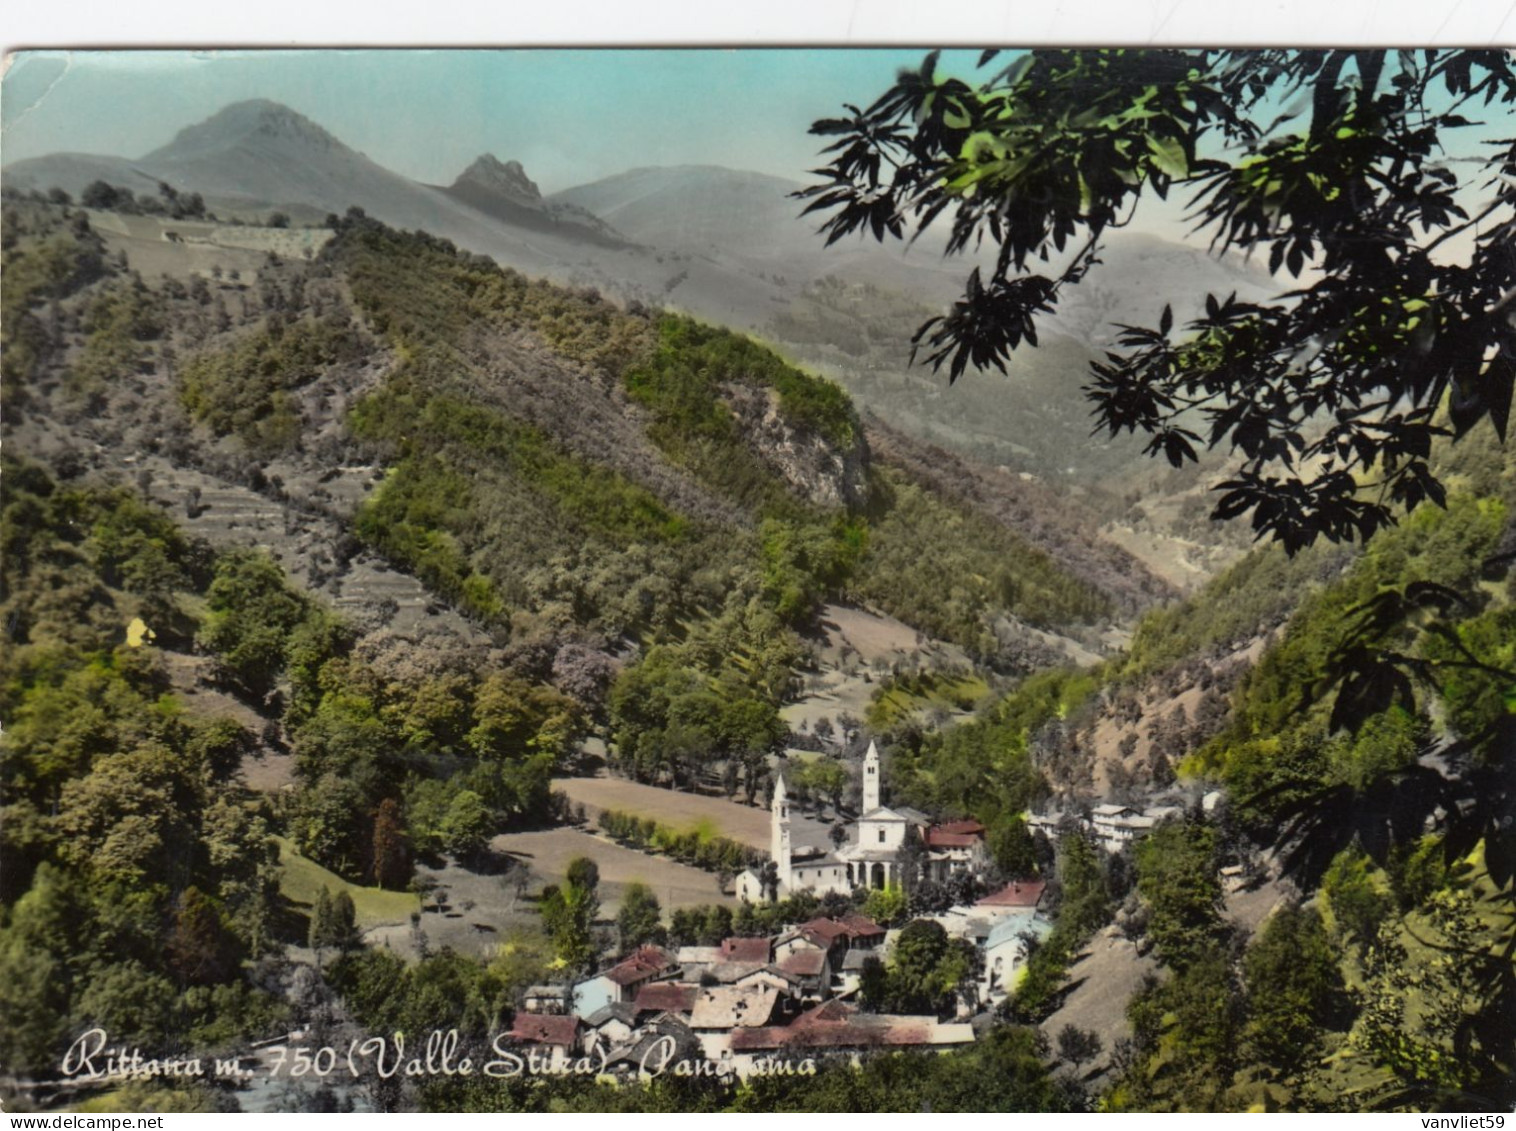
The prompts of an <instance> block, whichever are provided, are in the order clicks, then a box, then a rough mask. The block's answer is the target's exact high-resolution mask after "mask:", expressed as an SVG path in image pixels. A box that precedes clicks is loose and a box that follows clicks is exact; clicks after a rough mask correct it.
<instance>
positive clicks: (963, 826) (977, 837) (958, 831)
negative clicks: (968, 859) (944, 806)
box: [926, 821, 984, 848]
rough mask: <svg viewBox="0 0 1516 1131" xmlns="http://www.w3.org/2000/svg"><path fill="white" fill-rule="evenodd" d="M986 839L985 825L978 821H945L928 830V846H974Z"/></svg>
mask: <svg viewBox="0 0 1516 1131" xmlns="http://www.w3.org/2000/svg"><path fill="white" fill-rule="evenodd" d="M983 839H984V826H983V825H981V824H980V823H979V822H978V821H944V822H943V823H942V824H940V825H933V826H932V827H931V828H929V829H927V831H926V845H927V847H928V848H972V847H973V846H974V845H976V844H978V843H979V842H980V841H982V840H983Z"/></svg>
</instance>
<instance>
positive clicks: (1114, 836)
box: [1026, 791, 1221, 852]
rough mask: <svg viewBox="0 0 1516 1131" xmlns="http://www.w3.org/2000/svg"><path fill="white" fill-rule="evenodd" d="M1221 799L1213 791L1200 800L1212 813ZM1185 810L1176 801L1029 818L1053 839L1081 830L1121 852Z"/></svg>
mask: <svg viewBox="0 0 1516 1131" xmlns="http://www.w3.org/2000/svg"><path fill="white" fill-rule="evenodd" d="M1220 800H1221V793H1220V792H1219V791H1213V792H1211V793H1208V794H1206V795H1205V796H1204V797H1203V798H1201V807H1202V808H1203V809H1204V810H1205V811H1206V812H1208V813H1209V812H1211V811H1212V810H1213V809H1215V807H1216V805H1217V804H1218V803H1219V802H1220ZM1184 812H1185V807H1184V805H1182V804H1179V803H1177V802H1164V803H1162V804H1156V805H1148V806H1146V807H1144V808H1138V807H1137V806H1135V805H1122V804H1119V803H1115V802H1110V803H1107V804H1104V805H1096V806H1095V807H1094V808H1093V809H1091V810H1090V811H1089V812H1088V813H1065V812H1058V811H1053V812H1048V813H1041V814H1037V813H1034V814H1032V815H1031V816H1029V817H1028V818H1027V822H1026V823H1027V828H1029V829H1031V830H1032V831H1034V832H1036V831H1039V830H1040V831H1041V832H1043V833H1045V834H1046V835H1047V836H1048V837H1050V838H1052V839H1053V840H1057V838H1058V834H1059V833H1060V832H1061V831H1063V830H1064V829H1067V828H1071V827H1072V828H1077V829H1082V830H1083V831H1084V832H1086V833H1088V834H1090V835H1091V836H1093V837H1094V838H1095V840H1096V841H1097V842H1098V843H1099V844H1100V846H1101V847H1102V848H1104V849H1105V850H1106V851H1107V852H1120V851H1121V850H1122V849H1123V848H1125V847H1126V846H1127V845H1129V844H1131V843H1132V842H1133V841H1136V840H1140V839H1141V838H1142V837H1145V836H1147V834H1148V833H1150V832H1152V831H1153V829H1154V827H1155V826H1157V825H1159V824H1161V823H1162V822H1164V821H1166V820H1169V819H1170V818H1175V817H1182V816H1183V815H1184Z"/></svg>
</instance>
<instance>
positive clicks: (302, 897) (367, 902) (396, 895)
mask: <svg viewBox="0 0 1516 1131" xmlns="http://www.w3.org/2000/svg"><path fill="white" fill-rule="evenodd" d="M274 840H275V842H276V843H277V844H278V845H279V863H280V865H281V866H282V867H283V869H284V874H283V876H282V877H281V878H280V881H279V891H280V894H282V895H283V896H284V897H285V898H286V899H288V900H289V901H290V902H291V903H294V904H296V905H297V906H299V907H311V906H314V904H315V902H316V897H317V895H319V894H320V892H321V889H322V887H325V888H326V889H327V890H328V891H330V892H331V893H332V894H333V895H336V894H337V893H338V892H339V891H345V892H347V893H348V895H350V896H352V898H353V907H354V909H355V910H356V911H357V913H358V929H359V930H367V929H368V928H369V927H376V926H379V925H380V924H382V923H406V922H409V921H410V917H411V912H412V911H419V910H421V900H420V899H419V898H417V897H416V896H415V895H414V894H413V893H411V892H408V891H382V890H380V889H379V888H365V887H359V886H358V885H357V884H350V883H348V882H347V881H346V880H344V879H343V878H342V877H341V876H338V875H336V874H335V873H333V872H328V871H327V870H326V869H325V868H323V867H322V866H321V865H320V864H317V863H316V862H315V861H314V860H308V859H306V858H305V857H304V856H301V855H300V854H299V853H298V852H296V851H295V847H294V845H292V844H291V843H290V842H289V841H288V840H286V839H285V838H284V837H277V836H276V837H275V838H274Z"/></svg>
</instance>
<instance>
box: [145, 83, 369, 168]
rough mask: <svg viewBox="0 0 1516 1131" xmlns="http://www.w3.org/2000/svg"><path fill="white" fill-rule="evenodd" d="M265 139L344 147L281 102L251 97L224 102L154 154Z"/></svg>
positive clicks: (172, 155)
mask: <svg viewBox="0 0 1516 1131" xmlns="http://www.w3.org/2000/svg"><path fill="white" fill-rule="evenodd" d="M254 139H263V140H278V141H285V142H295V143H296V144H299V145H304V146H313V147H316V148H319V149H342V148H345V146H343V144H342V142H340V141H338V140H337V139H336V138H335V137H333V136H332V135H331V134H330V133H328V132H327V131H326V130H324V129H322V128H321V127H320V126H318V125H317V124H316V123H315V122H313V121H311V120H310V119H309V118H307V117H306V116H305V115H304V114H301V113H300V112H299V111H297V110H292V109H291V108H290V107H288V106H286V105H284V103H282V102H274V101H271V100H270V99H267V98H249V99H247V100H246V101H243V102H233V103H232V104H231V105H229V106H223V107H222V108H221V109H220V110H218V111H216V113H214V114H212V115H211V116H210V117H209V118H207V119H205V121H203V122H199V123H197V124H195V125H193V126H187V127H185V128H184V129H182V130H180V131H179V132H178V134H176V135H175V137H174V140H173V141H171V142H169V143H168V144H167V145H166V146H164V147H163V148H162V149H159V150H156V151H155V152H153V153H151V154H149V155H148V157H147V158H144V160H150V159H153V158H168V159H173V158H182V157H185V156H188V155H192V154H195V153H200V152H204V151H205V150H209V149H221V148H230V147H232V146H235V145H238V144H240V143H242V142H245V141H249V140H254Z"/></svg>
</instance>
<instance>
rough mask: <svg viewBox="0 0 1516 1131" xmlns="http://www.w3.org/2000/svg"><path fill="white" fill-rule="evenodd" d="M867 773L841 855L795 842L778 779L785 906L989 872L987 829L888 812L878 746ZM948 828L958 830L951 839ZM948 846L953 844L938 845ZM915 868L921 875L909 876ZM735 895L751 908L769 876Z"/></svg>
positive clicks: (749, 878) (746, 880)
mask: <svg viewBox="0 0 1516 1131" xmlns="http://www.w3.org/2000/svg"><path fill="white" fill-rule="evenodd" d="M862 773H863V783H862V784H863V805H862V810H861V815H860V816H859V817H858V819H857V820H856V821H852V822H850V823H849V825H848V832H849V839H848V841H847V843H845V844H844V845H842V847H840V848H838V849H837V850H836V851H835V852H834V851H832V850H831V849H830V848H825V847H821V846H814V845H803V846H799V847H797V846H795V845H794V844H793V843H792V841H791V836H790V834H791V817H790V802H789V793H788V790H787V789H786V788H785V784H784V775H783V774H780V775H779V778H778V780H777V781H776V782H775V783H774V797H773V801H772V802H771V803H770V806H769V820H770V846H769V855H770V858H771V859H772V860H773V862H774V866H775V869H776V870H777V872H778V895H779V898H780V899H784V898H786V897H788V896H790V895H793V894H795V893H796V892H801V891H808V892H811V893H813V894H815V895H818V896H821V895H826V894H827V893H828V892H838V893H840V894H842V895H848V894H851V893H852V892H853V891H854V890H856V889H858V888H885V887H899V886H902V885H903V884H905V883H906V881H907V880H914V879H918V878H930V879H936V880H942V879H946V878H948V876H950V875H951V874H953V873H954V872H956V871H960V870H965V869H967V870H973V871H976V872H977V871H979V870H981V869H982V868H983V867H984V864H985V862H986V861H987V859H988V857H987V855H986V853H985V850H984V827H983V826H982V825H980V824H978V823H977V822H975V821H957V822H954V823H953V824H952V825H950V826H941V827H938V826H934V825H933V824H932V821H931V818H929V817H928V816H927V815H926V814H925V813H922V812H920V811H919V810H916V809H911V808H908V807H905V806H900V807H898V808H887V807H885V806H884V805H882V804H881V803H880V787H881V786H882V784H883V773H882V770H881V767H880V759H879V749H878V747H877V746H875V745H874V743H872V742H870V743H869V748H868V753H867V754H865V755H864V758H863V771H862ZM948 829H951V830H952V831H951V832H944V830H948ZM948 841H950V842H951V843H939V842H948ZM908 868H910V869H913V870H914V873H915V874H914V875H912V876H907V875H906V870H907V869H908ZM736 892H737V897H738V898H739V899H741V900H743V901H744V902H748V903H761V902H762V901H763V900H764V899H766V898H767V893H766V892H765V891H764V889H763V875H762V869H758V868H749V869H748V870H747V871H745V872H743V873H742V874H741V875H739V876H738V877H737V880H736Z"/></svg>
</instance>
